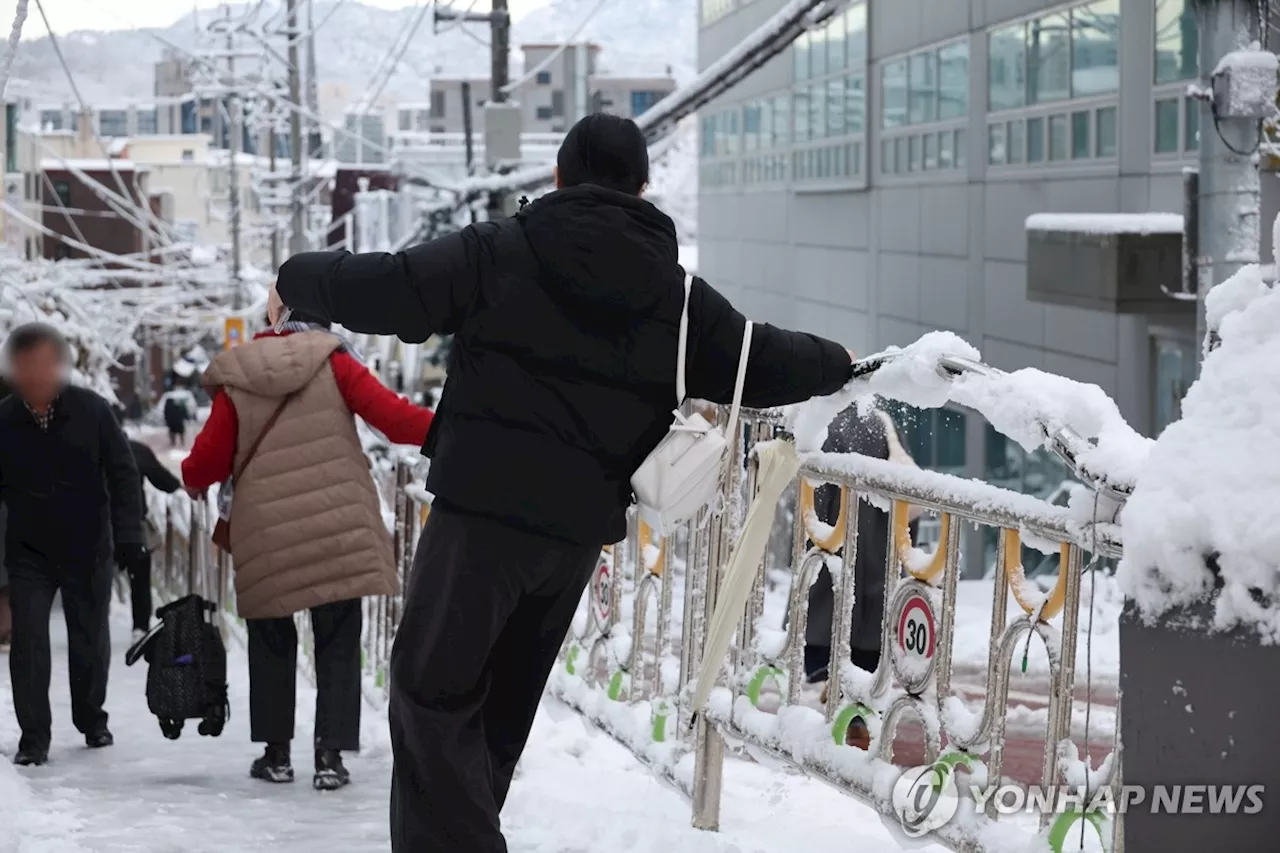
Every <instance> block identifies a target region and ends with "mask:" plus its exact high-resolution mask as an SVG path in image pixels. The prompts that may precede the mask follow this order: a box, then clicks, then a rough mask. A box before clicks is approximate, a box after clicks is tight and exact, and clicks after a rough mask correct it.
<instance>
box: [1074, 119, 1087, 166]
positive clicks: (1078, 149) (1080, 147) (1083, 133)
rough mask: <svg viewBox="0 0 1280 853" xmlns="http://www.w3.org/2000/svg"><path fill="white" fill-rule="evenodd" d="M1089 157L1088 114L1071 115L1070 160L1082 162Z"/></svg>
mask: <svg viewBox="0 0 1280 853" xmlns="http://www.w3.org/2000/svg"><path fill="white" fill-rule="evenodd" d="M1088 156H1089V113H1088V111H1087V110H1086V111H1081V112H1076V113H1072V114H1071V159H1073V160H1082V159H1086V158H1088Z"/></svg>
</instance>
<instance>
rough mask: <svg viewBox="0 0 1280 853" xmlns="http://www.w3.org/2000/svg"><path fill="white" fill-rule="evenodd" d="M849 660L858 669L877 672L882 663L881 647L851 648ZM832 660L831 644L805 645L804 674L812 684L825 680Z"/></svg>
mask: <svg viewBox="0 0 1280 853" xmlns="http://www.w3.org/2000/svg"><path fill="white" fill-rule="evenodd" d="M849 660H850V661H851V662H852V663H853V665H854V666H856V667H858V669H863V670H866V671H867V672H875V671H876V667H878V666H879V665H880V650H879V649H850V650H849ZM830 662H831V647H830V646H805V647H804V674H805V678H806V680H807V681H809V683H810V684H812V683H813V682H816V681H825V680H826V678H827V668H828V664H829V663H830Z"/></svg>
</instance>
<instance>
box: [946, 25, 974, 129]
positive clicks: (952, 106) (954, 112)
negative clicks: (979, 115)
mask: <svg viewBox="0 0 1280 853" xmlns="http://www.w3.org/2000/svg"><path fill="white" fill-rule="evenodd" d="M968 114H969V44H968V43H967V42H960V43H959V44H952V45H947V46H946V47H944V48H940V49H939V50H938V118H940V119H943V120H945V119H949V118H964V117H965V116H967V115H968Z"/></svg>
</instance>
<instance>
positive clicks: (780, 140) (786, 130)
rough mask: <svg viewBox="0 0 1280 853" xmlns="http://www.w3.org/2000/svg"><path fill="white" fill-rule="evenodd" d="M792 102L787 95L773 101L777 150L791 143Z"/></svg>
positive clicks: (774, 142) (774, 140) (779, 96)
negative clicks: (790, 108)
mask: <svg viewBox="0 0 1280 853" xmlns="http://www.w3.org/2000/svg"><path fill="white" fill-rule="evenodd" d="M790 106H791V101H790V100H788V99H787V96H786V95H778V96H776V97H775V98H774V99H773V145H774V147H775V148H777V147H780V146H783V145H786V144H787V143H788V142H790V141H791V111H790V110H789V109H788V108H789V107H790Z"/></svg>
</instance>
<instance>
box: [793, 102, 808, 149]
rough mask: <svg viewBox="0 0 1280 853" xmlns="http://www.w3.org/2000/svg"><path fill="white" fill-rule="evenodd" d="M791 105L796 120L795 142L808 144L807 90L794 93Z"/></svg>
mask: <svg viewBox="0 0 1280 853" xmlns="http://www.w3.org/2000/svg"><path fill="white" fill-rule="evenodd" d="M792 104H793V105H794V109H793V110H792V112H793V113H794V115H795V120H796V130H795V141H796V142H808V141H809V138H810V137H809V90H808V89H801V90H799V91H798V92H796V93H795V95H793V96H792Z"/></svg>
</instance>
